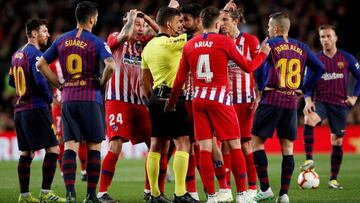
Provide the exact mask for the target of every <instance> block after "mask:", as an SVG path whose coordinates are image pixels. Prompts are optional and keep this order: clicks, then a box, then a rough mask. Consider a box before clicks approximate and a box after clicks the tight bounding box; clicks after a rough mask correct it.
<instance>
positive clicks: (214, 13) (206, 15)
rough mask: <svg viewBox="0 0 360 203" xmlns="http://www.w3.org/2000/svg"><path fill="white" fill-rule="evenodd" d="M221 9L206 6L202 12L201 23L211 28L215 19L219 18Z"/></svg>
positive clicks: (206, 27)
mask: <svg viewBox="0 0 360 203" xmlns="http://www.w3.org/2000/svg"><path fill="white" fill-rule="evenodd" d="M219 16H220V11H219V9H218V8H216V7H214V6H209V7H206V8H204V9H203V10H202V11H201V13H200V18H201V23H202V26H203V27H204V28H205V29H208V28H211V27H212V26H213V25H214V23H215V20H216V19H217V18H219Z"/></svg>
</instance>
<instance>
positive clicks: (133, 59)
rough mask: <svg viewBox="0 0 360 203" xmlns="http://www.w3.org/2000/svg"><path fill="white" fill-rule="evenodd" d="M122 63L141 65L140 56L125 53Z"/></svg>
mask: <svg viewBox="0 0 360 203" xmlns="http://www.w3.org/2000/svg"><path fill="white" fill-rule="evenodd" d="M123 63H124V64H128V65H136V66H141V57H140V56H131V55H130V54H125V55H124V58H123Z"/></svg>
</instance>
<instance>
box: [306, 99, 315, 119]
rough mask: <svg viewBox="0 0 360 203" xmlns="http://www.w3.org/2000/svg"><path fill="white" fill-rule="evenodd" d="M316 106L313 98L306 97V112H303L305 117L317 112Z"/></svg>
mask: <svg viewBox="0 0 360 203" xmlns="http://www.w3.org/2000/svg"><path fill="white" fill-rule="evenodd" d="M315 110H316V109H315V104H314V102H313V101H312V99H311V97H306V98H305V107H304V110H303V113H304V115H305V116H307V115H309V114H311V113H313V112H315Z"/></svg>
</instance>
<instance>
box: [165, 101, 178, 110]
mask: <svg viewBox="0 0 360 203" xmlns="http://www.w3.org/2000/svg"><path fill="white" fill-rule="evenodd" d="M169 102H170V100H169V99H166V100H165V107H164V112H169V111H176V106H175V105H170V103H169Z"/></svg>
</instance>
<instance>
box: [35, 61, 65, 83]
mask: <svg viewBox="0 0 360 203" xmlns="http://www.w3.org/2000/svg"><path fill="white" fill-rule="evenodd" d="M36 68H37V69H39V70H40V72H41V73H42V74H43V75H44V76H45V78H46V79H47V80H49V82H50V83H51V84H52V85H53V86H54V87H56V88H58V89H60V88H61V84H60V82H59V80H58V78H57V77H56V75H55V74H54V73H53V72H52V71H51V69H50V67H49V64H48V63H47V62H46V60H45V59H44V58H43V57H41V58H40V59H39V61H38V62H37V63H36Z"/></svg>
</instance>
